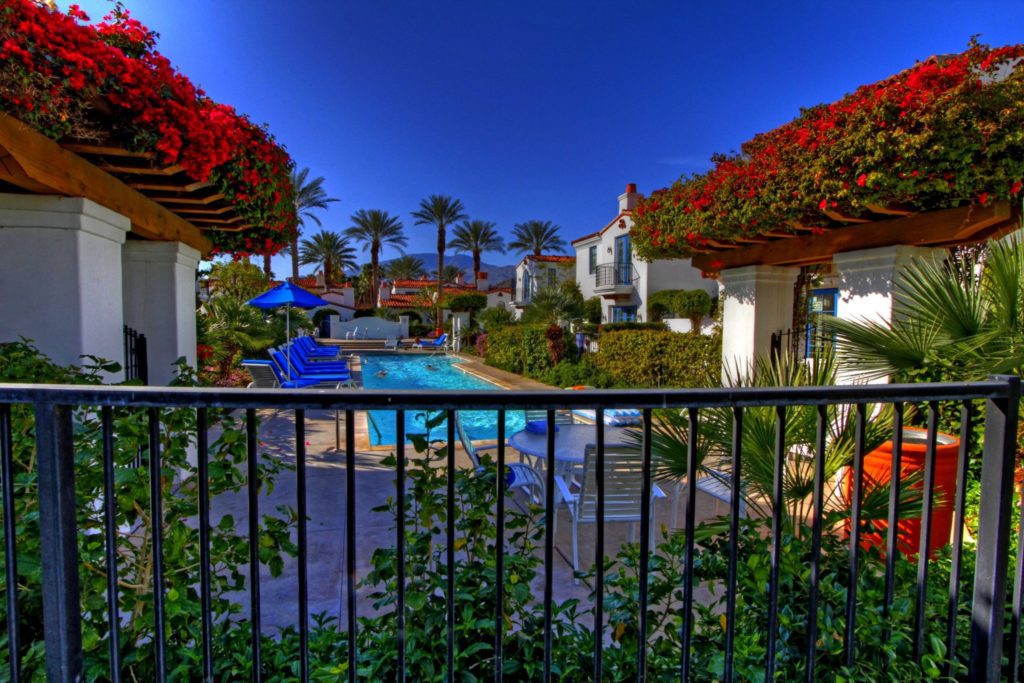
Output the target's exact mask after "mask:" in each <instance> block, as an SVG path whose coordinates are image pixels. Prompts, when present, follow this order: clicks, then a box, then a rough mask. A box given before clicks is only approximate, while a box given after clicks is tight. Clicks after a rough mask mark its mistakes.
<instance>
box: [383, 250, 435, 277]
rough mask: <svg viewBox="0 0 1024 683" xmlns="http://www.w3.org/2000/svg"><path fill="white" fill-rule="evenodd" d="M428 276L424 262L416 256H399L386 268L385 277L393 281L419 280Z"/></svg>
mask: <svg viewBox="0 0 1024 683" xmlns="http://www.w3.org/2000/svg"><path fill="white" fill-rule="evenodd" d="M426 274H427V271H426V269H425V268H424V267H423V261H421V260H420V259H418V258H416V257H415V256H408V255H405V256H399V257H398V258H396V259H393V260H392V261H391V262H390V263H388V264H387V265H386V266H384V276H385V277H389V278H391V279H392V280H419V279H420V278H421V277H423V276H424V275H426Z"/></svg>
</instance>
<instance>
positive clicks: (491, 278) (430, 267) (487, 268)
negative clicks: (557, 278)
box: [380, 252, 516, 286]
mask: <svg viewBox="0 0 1024 683" xmlns="http://www.w3.org/2000/svg"><path fill="white" fill-rule="evenodd" d="M406 256H412V257H414V258H418V259H419V260H420V261H423V268H424V269H425V270H426V271H427V273H428V274H429V273H433V272H434V270H436V269H437V253H436V252H423V253H418V254H406ZM484 258H486V257H484ZM390 262H391V259H388V260H387V261H381V263H380V264H381V267H382V268H383V266H385V265H386V264H388V263H390ZM444 263H445V265H448V264H449V263H452V264H455V265H456V266H458V267H459V268H461V269H462V270H463V271H464V272H465V273H466V280H472V279H473V257H472V256H471V255H469V254H445V255H444ZM480 270H482V271H483V272H485V273H487V281H488V282H490V283H491V286H497V285H498V284H499V283H501V282H504V281H508V280H514V279H515V276H516V267H515V266H514V265H512V266H496V265H494V264H493V263H488V262H487V261H486V260H483V261H481V262H480Z"/></svg>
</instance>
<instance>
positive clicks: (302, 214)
mask: <svg viewBox="0 0 1024 683" xmlns="http://www.w3.org/2000/svg"><path fill="white" fill-rule="evenodd" d="M291 181H292V186H293V187H294V188H295V213H296V214H297V215H298V219H299V226H304V225H305V224H306V219H307V218H308V219H309V220H311V221H313V222H314V223H316V224H317V226H320V225H322V223H320V218H319V216H317V215H316V214H315V213H314V212H313V210H314V209H323V210H326V209H327V205H328V204H330V203H332V202H336V201H339V200H338V199H335V198H334V197H328V196H327V191H326V190H325V189H324V187H323V185H324V179H323V177H322V176H318V177H316V178H313V179H312V180H310V179H309V169H308V168H304V169H302V170H301V171H298V172H296V171H294V170H293V171H292V173H291ZM299 232H300V231H299V229H298V228H296V230H295V234H293V235H292V240H291V246H290V247H289V248H288V251H289V252H290V254H291V257H292V279H296V278H298V277H299V262H300V261H301V256H302V255H301V254H300V253H299Z"/></svg>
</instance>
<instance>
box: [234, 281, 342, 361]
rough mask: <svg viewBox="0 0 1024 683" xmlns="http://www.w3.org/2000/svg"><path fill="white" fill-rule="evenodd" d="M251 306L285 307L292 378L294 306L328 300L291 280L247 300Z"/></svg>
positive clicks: (312, 304)
mask: <svg viewBox="0 0 1024 683" xmlns="http://www.w3.org/2000/svg"><path fill="white" fill-rule="evenodd" d="M246 303H248V304H249V305H250V306H256V307H257V308H268V309H269V308H281V307H282V306H284V307H285V339H286V340H287V342H288V343H287V345H286V349H287V352H288V367H287V368H285V371H286V372H287V377H288V379H289V380H290V379H291V378H292V345H291V337H292V306H296V307H298V308H316V307H317V306H327V305H329V304H328V303H327V302H326V301H324V300H323V299H321V298H320V297H318V296H317V295H315V294H310V293H309V292H307V291H306V290H304V289H303V288H302V287H299V286H298V285H293V284H292V283H290V282H283V283H281V284H279V285H278V286H277V287H274V288H273V289H271V290H268V291H266V292H263V293H262V294H260V295H259V296H258V297H256V298H255V299H250V300H249V301H247V302H246Z"/></svg>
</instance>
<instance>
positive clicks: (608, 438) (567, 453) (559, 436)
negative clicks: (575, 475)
mask: <svg viewBox="0 0 1024 683" xmlns="http://www.w3.org/2000/svg"><path fill="white" fill-rule="evenodd" d="M625 432H626V428H624V427H607V426H606V427H605V428H604V442H605V443H606V444H610V443H623V439H624V438H625ZM592 443H597V428H596V426H595V425H585V424H572V425H558V431H556V432H555V462H556V464H557V465H558V466H559V468H561V467H562V466H568V467H572V466H573V465H582V464H583V449H585V448H586V447H587V444H592ZM508 445H509V446H510V447H512V448H514V449H516V450H517V451H519V452H520V453H524V454H526V455H529V456H532V457H534V458H537V459H538V460H539V461H541V462H547V457H548V435H547V434H538V433H537V432H531V431H529V430H527V429H522V430H520V431H518V432H516V433H515V434H513V435H512V436H511V437H509V440H508Z"/></svg>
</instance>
